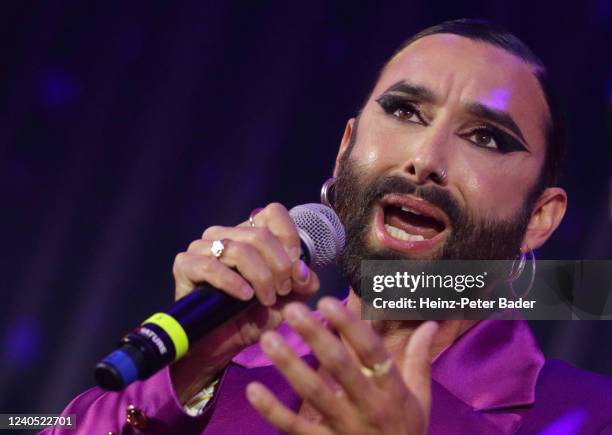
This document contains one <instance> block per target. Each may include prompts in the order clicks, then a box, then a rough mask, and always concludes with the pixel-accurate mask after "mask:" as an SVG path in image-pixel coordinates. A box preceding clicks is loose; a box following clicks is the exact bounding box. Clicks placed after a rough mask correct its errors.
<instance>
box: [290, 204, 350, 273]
mask: <svg viewBox="0 0 612 435" xmlns="http://www.w3.org/2000/svg"><path fill="white" fill-rule="evenodd" d="M289 215H290V216H291V218H292V219H293V222H294V223H295V225H296V226H297V227H298V231H299V233H300V237H301V239H302V241H303V242H304V243H305V244H306V245H307V247H308V250H309V253H310V266H311V267H322V266H326V265H328V264H331V263H333V262H334V261H336V259H337V258H338V257H339V256H340V254H341V253H342V250H343V249H344V237H345V236H344V227H343V226H342V223H341V222H340V219H339V218H338V215H336V212H334V211H333V210H332V209H331V208H329V207H327V206H325V205H323V204H315V203H312V204H303V205H298V206H296V207H293V208H292V209H291V210H290V211H289Z"/></svg>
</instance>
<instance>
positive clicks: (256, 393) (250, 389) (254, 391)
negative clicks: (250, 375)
mask: <svg viewBox="0 0 612 435" xmlns="http://www.w3.org/2000/svg"><path fill="white" fill-rule="evenodd" d="M246 393H247V398H248V399H249V400H250V401H252V402H254V401H256V400H258V399H259V398H261V387H260V386H259V385H257V384H255V383H250V384H249V385H247V390H246Z"/></svg>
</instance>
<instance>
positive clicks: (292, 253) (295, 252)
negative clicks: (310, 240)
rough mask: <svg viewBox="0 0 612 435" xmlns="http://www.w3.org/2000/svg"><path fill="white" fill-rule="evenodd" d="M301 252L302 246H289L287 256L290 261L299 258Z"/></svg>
mask: <svg viewBox="0 0 612 435" xmlns="http://www.w3.org/2000/svg"><path fill="white" fill-rule="evenodd" d="M301 253H302V248H300V247H298V246H295V247H293V248H289V258H290V259H291V261H295V260H297V259H298V258H300V254H301Z"/></svg>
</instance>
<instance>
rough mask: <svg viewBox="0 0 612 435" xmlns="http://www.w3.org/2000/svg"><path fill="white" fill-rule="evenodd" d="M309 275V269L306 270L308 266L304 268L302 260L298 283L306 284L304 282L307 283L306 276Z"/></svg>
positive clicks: (304, 264)
mask: <svg viewBox="0 0 612 435" xmlns="http://www.w3.org/2000/svg"><path fill="white" fill-rule="evenodd" d="M309 275H310V269H308V266H306V263H304V262H303V261H302V260H300V271H299V273H298V277H297V279H298V282H299V283H300V284H304V283H306V281H308V276H309Z"/></svg>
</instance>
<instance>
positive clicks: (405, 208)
mask: <svg viewBox="0 0 612 435" xmlns="http://www.w3.org/2000/svg"><path fill="white" fill-rule="evenodd" d="M402 211H407V212H410V213H414V214H418V215H420V214H421V213H419V212H418V211H416V210H413V209H411V208H409V207H406V206H405V205H402Z"/></svg>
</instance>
